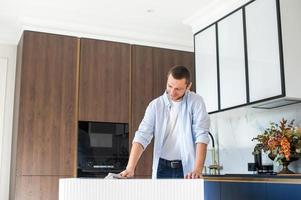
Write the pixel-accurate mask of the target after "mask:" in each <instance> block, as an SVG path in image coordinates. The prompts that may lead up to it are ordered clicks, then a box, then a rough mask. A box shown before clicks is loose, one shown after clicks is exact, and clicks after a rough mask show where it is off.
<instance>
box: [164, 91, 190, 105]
mask: <svg viewBox="0 0 301 200" xmlns="http://www.w3.org/2000/svg"><path fill="white" fill-rule="evenodd" d="M188 93H189V90H186V92H185V94H184V96H183V99H182V101H185V102H186V99H187V94H188ZM163 100H164V103H165V105H166V106H168V107H170V106H171V105H172V102H171V100H170V99H169V98H168V94H167V91H166V90H165V91H164V94H163Z"/></svg>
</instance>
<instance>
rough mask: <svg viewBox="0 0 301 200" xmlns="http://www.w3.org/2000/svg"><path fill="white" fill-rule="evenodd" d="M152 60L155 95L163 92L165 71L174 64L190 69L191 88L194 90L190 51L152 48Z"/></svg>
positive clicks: (165, 79) (192, 64)
mask: <svg viewBox="0 0 301 200" xmlns="http://www.w3.org/2000/svg"><path fill="white" fill-rule="evenodd" d="M153 62H154V63H153V64H154V70H155V72H154V78H155V85H154V87H155V88H154V89H155V91H154V95H155V97H158V96H160V95H162V94H163V93H164V91H165V89H166V82H167V73H168V71H169V70H170V68H172V67H174V66H176V65H183V66H185V67H187V68H188V69H189V70H190V73H191V81H192V83H193V88H192V90H194V62H193V53H192V52H185V51H176V50H170V49H161V48H153Z"/></svg>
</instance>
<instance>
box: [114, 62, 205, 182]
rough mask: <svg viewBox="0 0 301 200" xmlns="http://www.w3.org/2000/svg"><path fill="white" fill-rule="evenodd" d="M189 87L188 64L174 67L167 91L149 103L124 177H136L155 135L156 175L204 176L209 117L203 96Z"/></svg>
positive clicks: (122, 174)
mask: <svg viewBox="0 0 301 200" xmlns="http://www.w3.org/2000/svg"><path fill="white" fill-rule="evenodd" d="M190 87H191V81H190V72H189V70H188V69H187V68H186V67H184V66H175V67H173V68H172V69H171V70H170V71H169V72H168V80H167V85H166V91H165V92H164V94H163V95H162V96H160V97H158V98H156V99H155V100H153V101H152V102H151V103H150V104H149V105H148V107H147V109H146V111H145V115H144V118H143V120H142V122H141V124H140V126H139V128H138V131H137V132H136V133H135V137H134V140H133V143H132V149H131V153H130V157H129V161H128V164H127V167H126V169H125V170H124V171H122V172H121V173H120V175H121V176H124V177H132V176H134V171H135V167H136V165H137V163H138V160H139V159H140V156H141V154H142V153H143V151H144V149H145V148H146V147H147V145H148V144H149V143H150V142H151V140H152V138H153V136H154V137H155V141H154V155H153V173H152V177H153V178H184V177H185V178H188V179H191V178H200V177H201V174H202V170H203V166H204V161H205V157H206V151H207V144H208V143H209V137H208V131H209V124H210V120H209V116H208V114H207V111H206V108H205V104H204V102H203V99H202V97H201V96H199V95H197V94H195V93H194V92H190V91H189V89H190Z"/></svg>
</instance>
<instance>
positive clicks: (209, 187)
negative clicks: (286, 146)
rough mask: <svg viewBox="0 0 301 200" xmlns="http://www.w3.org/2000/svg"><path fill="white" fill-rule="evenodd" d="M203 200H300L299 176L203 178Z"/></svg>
mask: <svg viewBox="0 0 301 200" xmlns="http://www.w3.org/2000/svg"><path fill="white" fill-rule="evenodd" d="M204 191H205V192H204V195H205V197H204V198H205V200H255V199H256V200H286V199H287V200H296V199H301V174H294V175H273V174H271V175H268V174H224V175H205V176H204Z"/></svg>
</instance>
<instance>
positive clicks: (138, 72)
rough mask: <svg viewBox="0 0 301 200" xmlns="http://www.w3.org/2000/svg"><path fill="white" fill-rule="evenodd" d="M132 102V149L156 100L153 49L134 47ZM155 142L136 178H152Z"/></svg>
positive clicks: (144, 154)
mask: <svg viewBox="0 0 301 200" xmlns="http://www.w3.org/2000/svg"><path fill="white" fill-rule="evenodd" d="M131 71H132V75H131V77H132V79H131V86H132V89H131V91H132V94H131V95H132V102H131V131H130V135H129V137H130V138H129V141H130V145H129V146H130V147H131V145H132V141H133V138H134V134H135V131H136V130H137V129H138V127H139V124H140V122H141V120H142V119H143V116H144V113H145V110H146V107H147V106H148V104H149V103H150V102H151V100H152V99H153V98H154V87H153V86H154V84H155V83H154V68H153V48H151V47H144V46H137V45H134V46H133V47H132V70H131ZM152 157H153V142H152V143H151V144H150V145H149V146H148V147H147V149H146V150H145V151H144V152H143V154H142V156H141V158H140V160H139V162H138V165H137V167H136V171H135V175H136V176H138V177H139V176H151V173H152Z"/></svg>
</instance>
